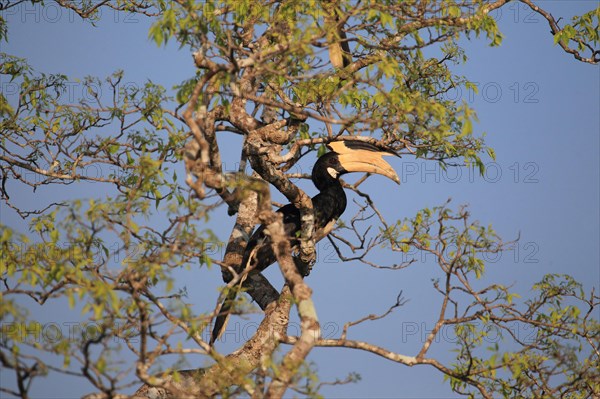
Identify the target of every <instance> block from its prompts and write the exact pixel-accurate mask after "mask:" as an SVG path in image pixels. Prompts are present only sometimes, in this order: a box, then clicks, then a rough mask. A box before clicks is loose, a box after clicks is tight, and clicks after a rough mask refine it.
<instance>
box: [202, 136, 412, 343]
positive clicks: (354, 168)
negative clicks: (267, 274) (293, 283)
mask: <svg viewBox="0 0 600 399" xmlns="http://www.w3.org/2000/svg"><path fill="white" fill-rule="evenodd" d="M327 146H328V147H329V149H330V150H331V151H330V152H328V153H325V154H324V155H322V156H321V157H319V159H318V160H317V162H316V163H315V166H314V167H313V170H312V181H313V183H314V185H315V186H316V187H317V189H318V190H319V194H317V195H316V196H314V197H313V198H312V203H313V210H314V216H315V218H314V227H315V229H314V239H315V242H317V241H319V240H321V239H323V238H324V237H326V236H327V235H328V234H329V233H330V232H331V231H332V230H333V228H334V227H335V223H336V222H337V220H338V218H339V217H340V216H341V214H342V213H344V210H345V209H346V202H347V201H346V194H345V193H344V189H343V187H342V184H341V183H340V181H339V177H340V176H341V175H343V174H346V173H350V172H366V173H377V174H380V175H383V176H386V177H388V178H390V179H392V180H393V181H395V182H396V183H398V184H400V179H399V178H398V175H397V174H396V172H395V171H394V169H393V168H392V167H391V166H390V164H388V163H387V162H386V161H384V160H383V158H382V157H383V156H386V155H397V154H396V153H395V152H393V151H391V150H388V149H384V148H380V147H378V146H375V145H373V144H370V143H367V142H364V141H357V140H345V141H335V142H331V143H329V144H328V145H327ZM277 212H280V213H282V214H283V224H284V229H285V233H286V234H287V236H288V237H289V238H290V245H291V247H292V250H297V249H298V248H299V239H298V233H299V232H300V229H301V224H300V211H299V210H298V208H296V207H295V206H294V205H293V204H287V205H285V206H283V207H282V208H280V209H279V210H277ZM264 230H265V226H264V225H261V226H260V227H259V228H258V229H256V231H255V232H254V233H253V234H252V237H250V240H249V241H248V245H247V246H246V250H245V252H244V256H243V258H242V263H241V267H240V268H239V269H237V272H238V273H240V272H243V271H245V274H244V275H243V276H242V278H241V279H240V282H239V283H238V284H239V286H241V285H242V284H244V282H245V277H246V276H247V273H258V272H261V271H262V270H264V269H266V268H267V267H268V266H270V265H271V264H273V263H274V262H275V261H276V260H277V259H276V257H275V254H274V253H273V249H272V246H271V241H270V238H269V236H267V235H265V231H264ZM296 265H297V267H298V269H299V272H300V273H301V274H302V275H303V276H307V275H308V273H309V269H308V268H307V267H306V266H305V265H301V264H300V262H296ZM232 278H233V276H232V275H231V274H230V273H229V271H224V273H223V279H224V280H225V282H229V281H231V279H232ZM237 291H238V290H237V289H232V290H230V291H229V293H228V295H227V296H226V298H225V299H224V301H223V303H222V304H221V306H220V308H219V311H218V316H217V319H216V320H215V325H214V327H213V332H212V335H211V338H210V345H212V344H213V343H214V342H215V340H217V339H218V338H219V337H220V336H221V334H222V333H223V331H224V330H225V327H226V324H227V321H228V318H229V315H230V310H231V307H232V305H233V303H234V300H235V296H236V294H237Z"/></svg>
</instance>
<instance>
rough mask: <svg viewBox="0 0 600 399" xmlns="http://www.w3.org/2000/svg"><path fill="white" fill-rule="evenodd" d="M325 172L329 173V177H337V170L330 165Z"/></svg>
mask: <svg viewBox="0 0 600 399" xmlns="http://www.w3.org/2000/svg"><path fill="white" fill-rule="evenodd" d="M327 173H329V175H330V176H331V177H333V178H334V179H337V177H338V171H337V170H335V169H334V168H332V167H329V168H327Z"/></svg>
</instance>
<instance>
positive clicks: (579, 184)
mask: <svg viewBox="0 0 600 399" xmlns="http://www.w3.org/2000/svg"><path fill="white" fill-rule="evenodd" d="M540 5H542V6H543V7H546V8H548V9H549V10H550V11H551V12H552V13H553V14H554V15H555V16H563V17H569V16H570V15H572V14H576V13H581V12H583V11H588V10H590V9H591V8H592V7H594V6H596V5H597V3H596V2H591V1H568V2H567V1H553V2H548V1H546V2H541V3H540ZM4 16H5V17H6V18H7V19H8V21H9V43H8V44H6V43H4V42H3V43H2V44H1V45H0V46H1V48H0V51H3V52H7V53H9V54H13V55H17V56H21V57H25V58H27V59H28V60H29V62H30V64H31V65H32V66H33V67H34V68H35V69H36V70H38V71H40V72H45V73H58V72H60V73H64V74H66V75H68V76H69V77H71V78H73V81H74V80H75V78H82V77H84V76H87V75H92V76H99V77H101V78H102V77H104V76H107V75H109V74H111V73H112V72H113V71H115V70H117V69H123V70H124V71H125V76H126V78H125V80H124V81H127V82H134V83H135V84H143V82H145V81H146V80H152V81H154V82H156V83H160V84H162V85H164V86H165V87H167V88H169V87H172V86H173V85H175V84H177V83H179V82H181V81H182V80H184V79H187V78H189V77H191V76H192V75H193V74H194V67H193V63H192V58H191V55H190V54H189V53H188V52H186V51H178V49H177V48H176V46H168V47H167V48H157V47H156V46H155V44H154V43H153V42H150V40H148V39H147V29H148V27H149V22H148V20H146V19H145V18H143V17H139V16H133V17H126V16H125V15H121V14H115V13H114V12H113V11H105V13H104V15H103V19H102V20H101V22H100V23H99V24H98V26H97V27H96V28H94V27H91V26H90V25H89V24H85V23H81V22H79V20H78V18H75V17H74V16H72V15H71V14H70V13H68V12H66V11H65V10H61V9H59V8H57V7H56V6H54V5H53V3H48V4H47V5H46V7H44V8H42V7H36V8H32V7H31V6H19V7H16V9H12V10H10V11H9V12H6V13H5V14H4ZM497 19H498V20H499V24H500V28H501V31H502V32H503V34H504V36H505V38H504V41H503V43H502V45H501V46H500V47H498V48H490V47H489V46H487V44H486V43H485V40H481V39H472V40H471V41H465V42H464V45H465V50H466V53H467V55H468V56H469V61H468V62H467V63H466V64H465V65H461V66H458V67H457V68H456V70H455V71H456V72H457V73H462V74H464V75H466V76H467V77H468V78H469V79H470V80H471V81H474V82H478V87H479V88H480V91H479V93H478V94H475V93H470V92H465V91H461V92H452V93H449V94H448V96H450V97H451V98H455V99H456V100H458V101H462V100H464V101H466V102H467V103H469V104H470V105H471V106H472V107H473V108H474V109H475V110H476V111H477V113H478V116H479V123H478V124H476V126H475V129H476V131H478V132H485V133H486V134H487V136H486V141H487V144H488V145H489V146H491V147H493V148H494V149H495V151H496V154H497V159H496V161H495V162H492V161H491V160H488V161H489V162H490V164H489V165H488V173H487V175H486V176H484V177H481V176H479V175H477V174H472V173H469V171H468V170H467V169H464V168H463V169H458V170H448V171H447V172H444V171H442V170H441V169H440V168H439V167H438V166H437V165H435V164H433V163H430V162H426V161H423V160H419V159H412V158H408V157H404V158H402V159H394V160H391V163H392V165H393V166H394V168H395V169H396V170H397V171H398V174H399V176H400V177H401V179H402V184H401V185H400V186H399V187H398V186H396V185H395V184H393V183H392V182H390V181H387V180H386V179H384V178H383V177H378V176H375V177H372V178H370V179H369V181H367V182H366V183H365V185H364V186H363V189H364V190H366V191H369V192H373V193H375V194H374V199H375V200H376V201H377V204H378V206H379V208H380V210H381V212H382V214H383V215H385V216H386V217H389V218H390V219H397V218H404V217H412V216H414V214H415V213H416V211H417V210H419V209H421V208H424V207H432V206H436V205H441V204H442V203H444V202H445V201H446V200H447V199H448V198H452V204H453V205H452V207H454V208H456V207H458V206H459V205H461V204H468V205H469V208H470V212H471V215H472V217H473V218H474V219H477V220H479V221H481V223H482V224H484V225H487V224H492V225H493V226H494V228H495V229H496V230H497V231H498V232H499V234H500V235H501V236H502V237H503V238H504V239H505V240H507V241H508V240H511V239H514V238H516V237H517V236H518V235H519V234H520V237H521V241H520V242H519V244H518V247H517V249H515V250H514V251H512V252H509V253H506V254H503V255H502V257H501V258H500V259H498V260H497V261H496V262H493V263H490V264H489V265H488V266H487V269H486V270H487V272H488V276H487V277H486V278H487V279H488V280H489V281H499V282H501V283H505V284H515V291H517V292H520V293H521V294H523V296H524V297H526V294H527V292H528V289H529V288H528V287H530V286H531V284H532V283H533V282H536V281H538V280H540V279H541V277H542V276H543V275H544V274H545V273H568V274H571V275H573V276H574V277H575V278H576V279H577V280H579V281H580V282H582V283H583V284H584V286H585V287H586V288H587V289H588V290H589V289H591V288H592V287H596V289H599V288H600V270H599V265H600V258H599V246H598V242H600V237H599V225H600V213H599V203H600V200H599V185H600V183H599V182H600V163H599V154H600V144H599V136H600V121H599V118H600V112H599V111H600V100H599V98H600V95H599V94H600V74H599V70H598V67H597V66H591V65H588V64H583V63H580V62H578V61H576V60H575V59H573V57H571V56H570V55H568V54H566V53H564V52H563V51H562V50H561V49H560V48H559V47H557V46H554V45H553V42H552V36H551V35H550V33H549V27H548V25H547V23H546V22H545V21H544V20H542V18H541V17H539V16H536V15H531V14H530V12H529V11H527V10H526V9H525V8H524V6H523V5H521V4H520V3H514V4H511V5H510V6H509V7H506V8H504V9H502V12H501V13H499V14H497ZM566 19H568V18H566ZM3 79H4V78H3ZM0 84H1V85H2V86H1V87H2V90H3V93H7V90H9V89H10V86H9V82H6V81H5V80H2V81H0ZM78 89H79V86H77V85H76V84H74V86H73V95H74V97H75V98H79V97H80V96H82V95H85V93H79V92H77V90H78ZM220 142H221V144H222V146H221V147H222V149H223V159H224V161H225V163H226V169H228V166H227V165H232V166H231V168H233V164H234V163H235V162H236V158H237V157H238V156H239V149H240V147H239V146H240V143H241V141H240V140H239V138H237V137H232V136H225V137H221V138H220ZM224 143H226V144H227V145H226V146H225V145H224ZM312 162H314V157H311V158H310V159H308V160H307V161H306V163H303V164H301V165H300V167H301V168H307V170H308V168H310V164H311V163H312ZM302 187H303V188H305V189H306V190H307V191H308V192H309V193H310V194H314V192H315V190H314V188H312V187H311V185H310V184H309V183H306V184H304V183H303V185H302ZM13 189H14V190H16V191H15V195H16V196H17V197H18V198H19V201H20V202H21V203H23V204H26V205H29V204H30V205H31V207H32V208H33V207H35V204H36V202H37V201H38V199H36V197H37V195H40V194H43V195H45V196H47V197H46V198H49V197H52V196H61V195H65V194H64V192H63V193H61V189H53V188H40V189H39V190H38V192H37V193H36V194H32V192H31V189H28V188H23V187H19V186H17V185H15V186H14V187H13ZM104 189H105V188H104V187H103V186H102V185H94V186H93V191H91V192H92V193H93V194H90V191H89V190H87V189H81V188H77V187H73V186H71V187H70V188H69V191H68V192H69V195H71V196H77V197H81V198H88V197H89V196H90V195H98V196H101V195H103V190H104ZM37 198H39V197H37ZM353 199H355V196H353V195H352V194H350V193H349V208H348V210H347V216H351V215H352V214H353V212H354V211H356V209H357V206H356V205H354V204H353V203H352V200H353ZM0 215H1V217H2V223H5V224H7V225H9V226H11V227H14V228H15V229H17V230H20V231H24V230H25V229H26V226H25V225H24V224H23V222H22V221H21V220H20V219H19V218H18V216H17V215H15V214H14V212H12V211H11V210H10V209H8V208H7V207H6V206H5V205H4V203H2V204H0ZM232 224H233V219H232V218H229V217H227V216H226V213H225V209H221V210H219V211H218V213H217V214H215V216H214V217H213V219H212V221H211V222H210V224H209V226H208V227H210V228H212V229H213V230H214V231H215V232H216V233H217V234H218V236H219V237H220V238H221V239H222V240H226V239H227V238H228V235H229V230H230V228H231V226H232ZM319 248H320V253H319V257H320V259H321V260H322V261H321V262H319V263H318V264H317V265H316V266H315V269H314V271H313V273H312V274H311V275H310V276H309V277H308V283H309V285H310V286H311V287H312V288H313V289H314V299H315V303H316V306H317V310H318V313H319V318H320V321H321V324H322V326H323V329H324V334H325V335H327V334H332V335H336V334H338V335H339V333H340V332H341V328H342V326H343V324H344V323H345V322H347V321H351V320H357V319H359V318H361V317H363V316H365V315H367V314H370V313H380V312H383V311H385V310H386V309H387V308H388V307H389V306H390V305H391V304H392V303H393V302H394V300H395V298H396V295H397V293H398V292H399V291H400V290H402V291H403V293H404V297H406V298H408V299H409V300H410V301H409V302H408V303H407V304H406V305H405V306H404V307H402V308H400V309H397V310H396V311H395V312H394V313H393V315H391V316H390V317H389V318H387V319H386V320H384V321H378V322H372V323H366V324H364V325H361V326H359V327H356V328H355V329H353V330H351V332H350V335H349V338H355V339H365V340H369V341H370V342H373V343H377V344H379V345H382V346H384V347H386V348H388V349H390V350H394V351H398V352H400V353H403V354H407V355H413V354H415V353H414V351H415V350H416V348H417V347H418V346H419V344H420V343H421V342H422V340H423V335H424V334H426V332H427V330H428V329H431V328H432V327H433V323H434V320H435V317H436V316H437V312H438V306H439V299H440V298H438V297H437V296H436V294H435V293H434V291H433V288H432V287H431V282H430V280H431V278H434V277H435V276H436V275H439V273H438V271H437V270H436V269H435V268H434V267H433V266H432V265H431V264H430V262H427V260H426V259H419V257H418V262H417V264H416V265H413V267H411V268H409V269H406V270H402V271H385V270H375V269H371V268H368V267H367V266H365V265H362V264H358V263H342V262H335V257H333V256H331V254H332V249H331V248H330V247H328V245H327V243H326V242H323V243H321V244H320V245H319ZM395 256H396V257H397V255H395ZM373 259H374V260H377V261H381V262H384V263H388V264H389V263H394V262H398V261H399V259H397V258H392V257H390V255H389V254H386V255H381V256H380V257H377V256H375V257H374V258H373ZM330 260H333V261H332V262H330ZM268 276H269V277H270V278H272V279H273V280H274V281H277V284H281V277H280V276H279V272H278V270H277V269H276V268H274V267H273V268H271V270H269V271H268ZM180 278H181V280H180V281H181V285H182V286H183V285H186V286H187V288H188V291H189V292H190V296H189V298H188V299H189V301H190V302H192V303H196V304H197V308H198V310H199V311H207V310H209V309H210V308H211V306H213V305H214V301H215V300H216V295H217V288H218V287H219V286H220V285H221V276H220V271H219V270H218V269H216V268H213V269H211V270H209V271H207V270H205V269H203V270H197V269H195V270H190V271H182V272H181V273H180ZM194 281H195V282H197V283H195V284H194V283H193V282H194ZM486 281H487V280H486ZM40 310H41V309H35V308H33V309H32V311H33V312H34V313H37V312H39V311H40ZM54 311H55V312H56V313H53V311H51V312H48V311H44V315H43V317H44V320H48V321H52V320H62V321H61V323H64V320H65V319H64V315H61V309H60V306H56V307H55V309H54ZM61 317H63V318H61ZM68 317H71V319H69V318H67V319H66V320H76V318H77V314H76V313H73V314H72V315H70V316H68ZM259 320H260V318H259V317H258V316H251V317H249V318H248V319H241V318H237V319H234V320H232V324H231V325H230V330H229V331H228V332H229V335H228V336H226V338H229V339H228V341H227V342H225V343H221V344H219V346H218V349H220V350H223V351H224V352H228V351H231V350H234V349H235V348H237V347H238V346H239V344H240V339H243V338H244V337H246V334H247V333H249V332H251V331H252V328H253V326H255V325H256V324H255V323H256V322H258V321H259ZM234 338H235V339H234ZM442 338H446V340H447V341H452V337H451V335H447V336H443V337H442ZM232 340H233V341H237V342H231V341H232ZM450 343H451V342H450ZM440 344H441V346H440V348H439V349H437V350H436V349H434V350H433V354H437V355H439V356H440V357H442V358H444V359H448V357H449V356H450V355H449V353H448V352H447V348H448V347H447V346H445V345H444V342H441V343H440ZM310 359H311V360H312V361H314V362H316V363H317V364H318V369H319V370H320V372H321V377H322V378H323V380H328V379H334V378H344V377H345V375H346V374H347V373H348V372H351V371H356V372H358V373H359V374H361V376H362V381H361V382H360V383H358V384H351V385H348V386H341V387H339V386H338V387H333V388H325V390H324V391H323V393H324V394H325V396H326V397H364V396H370V397H386V398H387V397H390V398H391V397H395V398H441V397H448V396H452V395H451V393H450V389H449V387H448V385H447V384H444V383H443V382H442V376H441V375H440V374H439V373H437V372H435V371H434V370H431V369H429V368H427V367H415V368H408V367H404V366H401V365H398V364H394V363H391V362H390V361H388V360H385V359H381V358H378V357H376V356H375V355H371V354H367V353H359V352H357V351H351V350H343V349H316V350H315V351H314V352H313V354H312V355H311V357H310ZM190 363H191V364H192V365H193V366H201V365H203V360H202V359H191V360H190ZM2 374H5V373H4V372H2ZM5 383H7V382H6V381H5V379H4V377H2V384H3V385H4V384H5ZM8 383H9V384H10V382H8ZM91 390H92V387H91V386H89V385H88V384H87V383H85V382H83V381H72V382H70V383H69V384H65V382H64V380H62V379H61V378H56V379H48V380H47V381H43V382H42V381H38V383H37V386H35V387H34V391H33V392H34V394H35V395H37V397H48V395H49V393H52V396H54V397H78V396H81V394H83V393H87V392H90V391H91Z"/></svg>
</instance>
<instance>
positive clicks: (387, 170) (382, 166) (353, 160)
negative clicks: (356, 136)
mask: <svg viewBox="0 0 600 399" xmlns="http://www.w3.org/2000/svg"><path fill="white" fill-rule="evenodd" d="M327 147H328V148H329V149H330V150H331V152H328V153H327V154H325V155H323V156H322V157H321V158H319V161H318V164H319V165H315V169H314V170H313V181H315V184H317V181H316V180H318V179H316V176H315V172H317V173H323V172H325V173H326V174H327V175H329V176H330V177H332V178H334V179H337V178H338V177H340V176H341V175H343V174H345V173H351V172H364V173H376V174H379V175H383V176H385V177H387V178H390V179H392V180H393V181H395V182H396V183H398V184H400V179H399V178H398V175H397V174H396V171H395V170H394V168H392V166H391V165H390V164H389V163H387V162H386V161H385V160H384V159H383V157H384V156H390V155H396V154H395V153H394V152H392V151H391V150H387V149H383V148H380V147H378V146H375V145H373V144H370V143H367V142H364V141H358V140H346V141H334V142H331V143H329V144H328V145H327ZM317 169H318V170H317Z"/></svg>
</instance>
